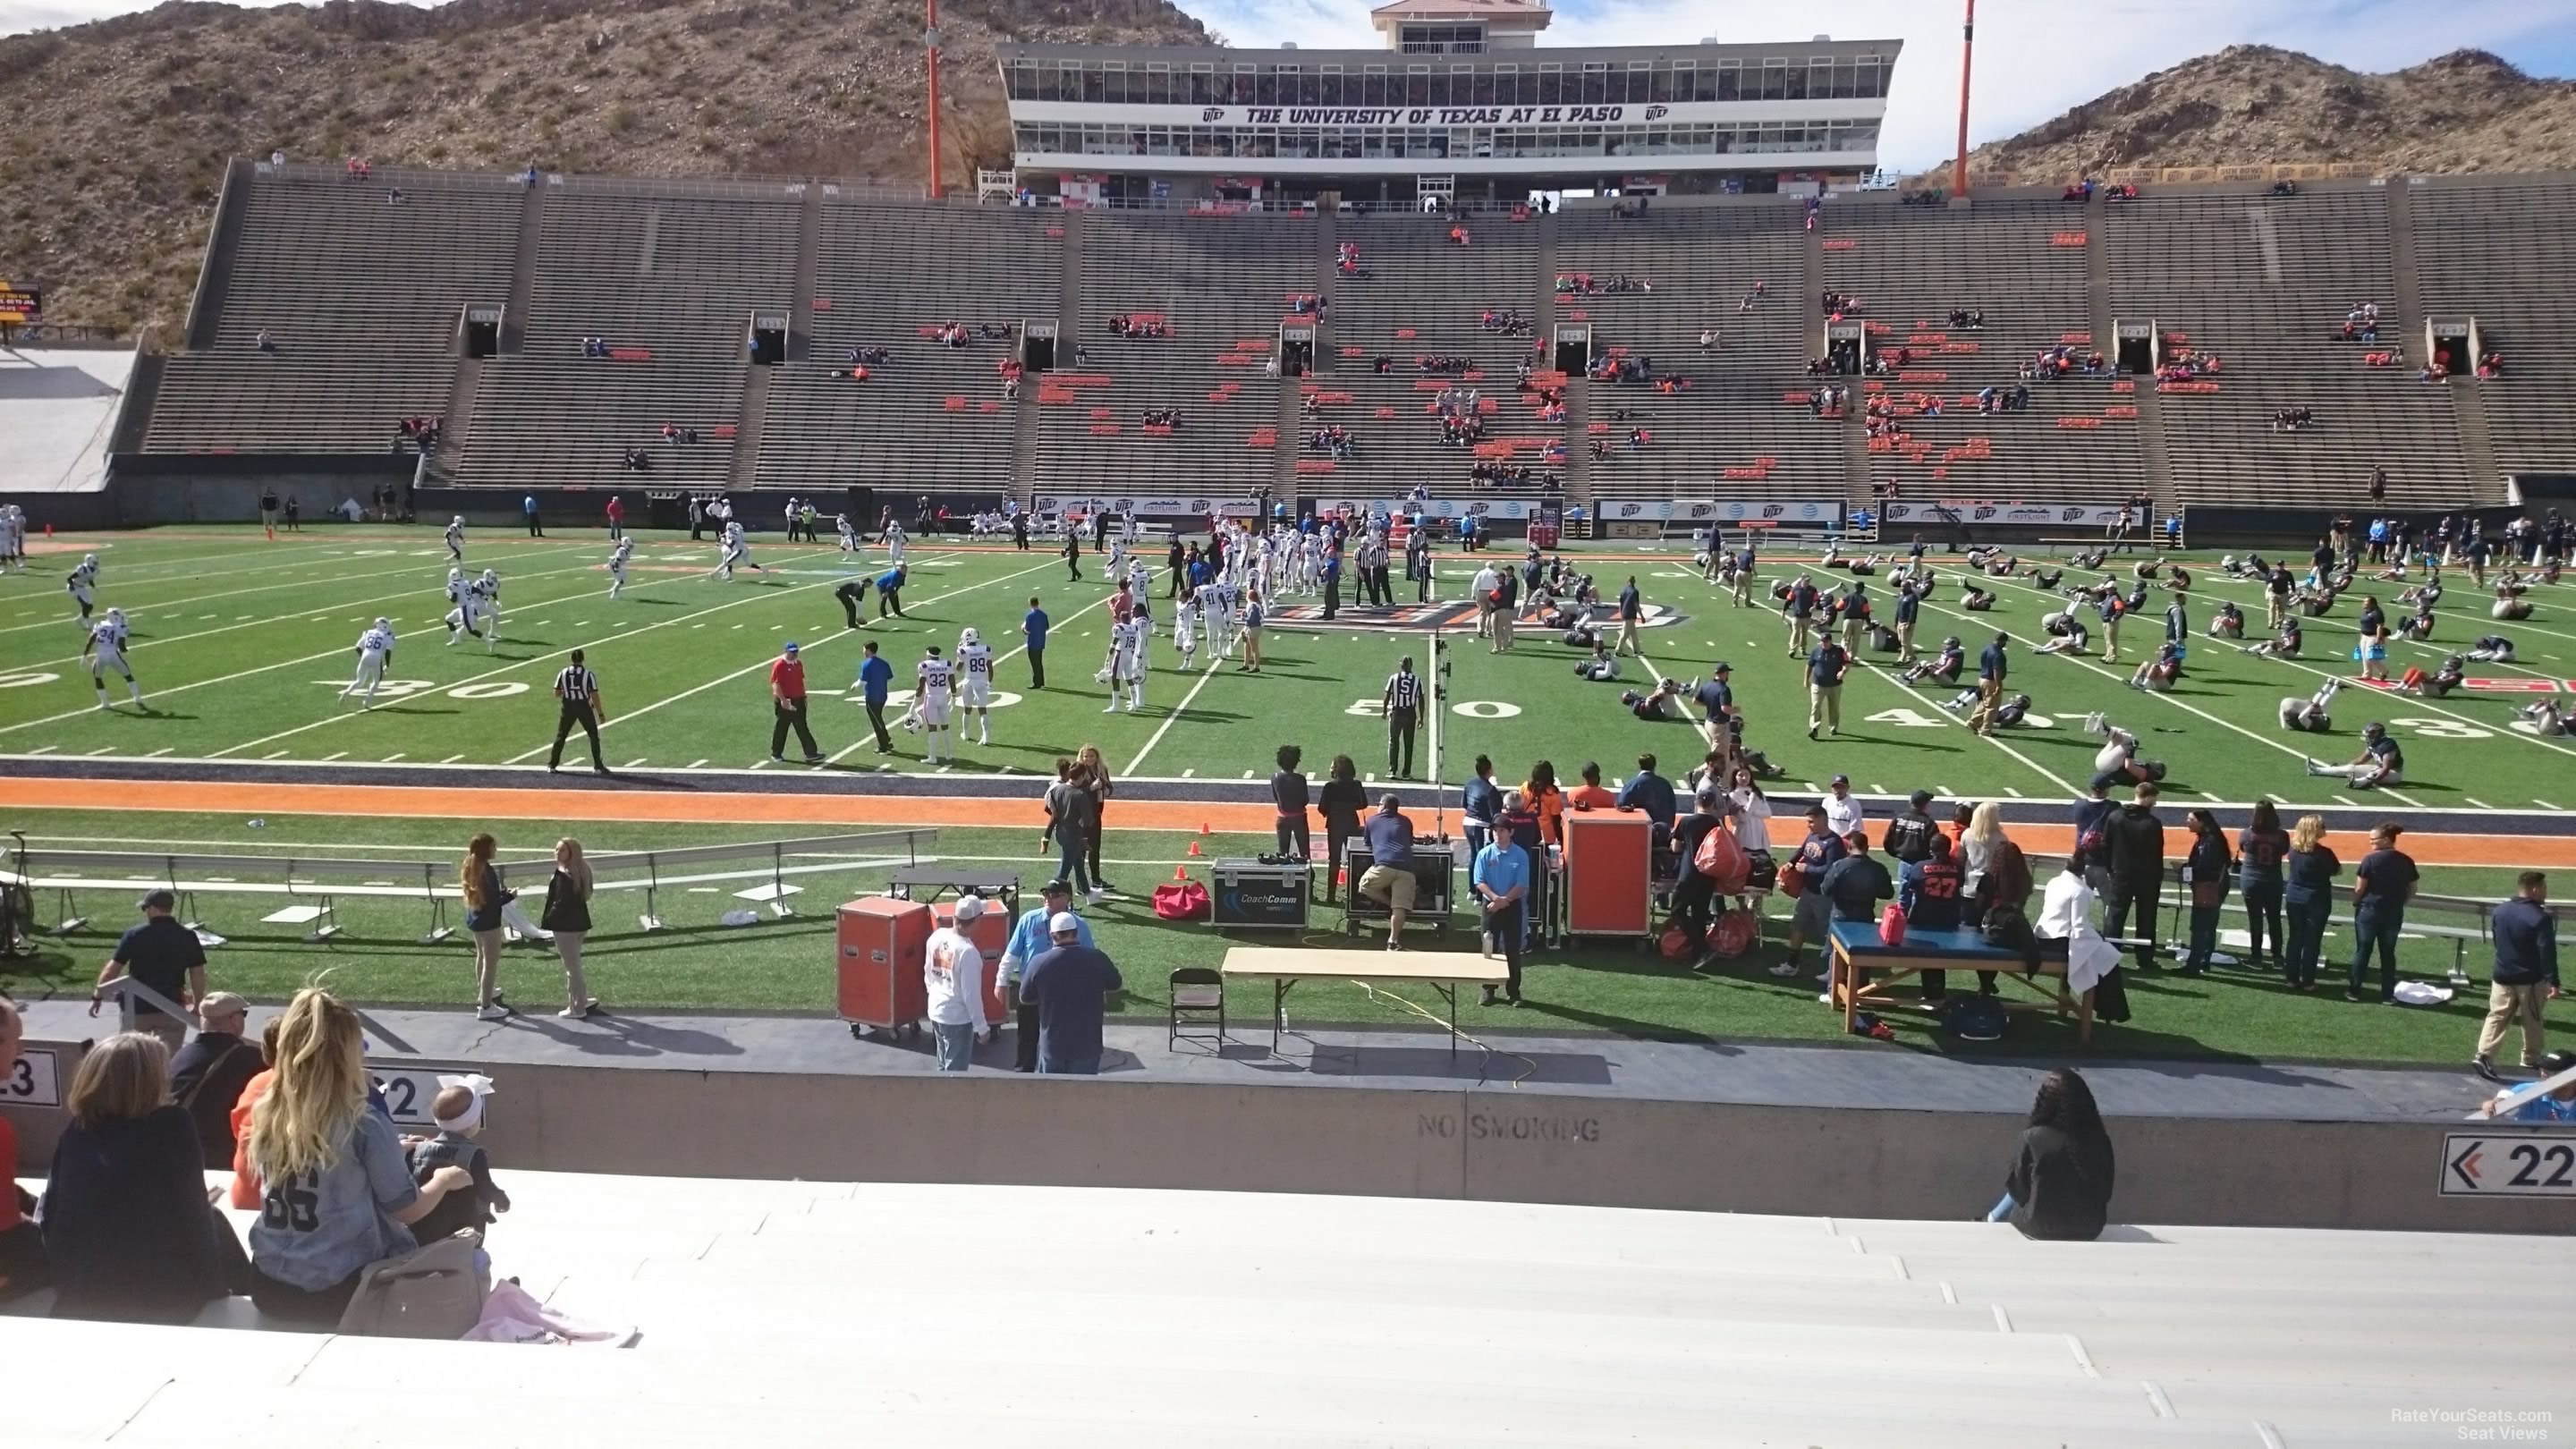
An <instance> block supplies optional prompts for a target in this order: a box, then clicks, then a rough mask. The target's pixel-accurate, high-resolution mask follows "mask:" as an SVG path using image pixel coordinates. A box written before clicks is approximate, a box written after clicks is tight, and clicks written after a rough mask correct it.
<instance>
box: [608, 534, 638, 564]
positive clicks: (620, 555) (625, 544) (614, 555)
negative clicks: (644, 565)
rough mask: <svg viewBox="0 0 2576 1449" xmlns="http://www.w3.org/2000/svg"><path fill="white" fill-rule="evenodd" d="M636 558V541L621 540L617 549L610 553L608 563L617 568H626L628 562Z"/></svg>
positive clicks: (629, 539)
mask: <svg viewBox="0 0 2576 1449" xmlns="http://www.w3.org/2000/svg"><path fill="white" fill-rule="evenodd" d="M634 556H635V540H633V539H631V538H621V539H619V540H618V541H617V547H616V548H614V549H611V550H610V551H609V554H608V561H609V563H610V564H612V565H614V566H616V567H619V568H623V567H625V566H626V561H627V560H628V559H630V558H633V557H634Z"/></svg>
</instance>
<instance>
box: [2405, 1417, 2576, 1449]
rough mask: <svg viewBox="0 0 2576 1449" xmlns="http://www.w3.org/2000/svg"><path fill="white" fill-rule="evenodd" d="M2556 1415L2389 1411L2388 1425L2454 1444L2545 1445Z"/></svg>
mask: <svg viewBox="0 0 2576 1449" xmlns="http://www.w3.org/2000/svg"><path fill="white" fill-rule="evenodd" d="M2555 1418H2556V1416H2555V1415H2554V1414H2553V1413H2552V1412H2551V1411H2550V1410H2547V1409H2437V1408H2428V1409H2390V1410H2389V1411H2388V1422H2390V1423H2392V1424H2411V1425H2418V1426H2421V1427H2423V1428H2427V1429H2433V1430H2436V1431H2439V1434H2440V1437H2441V1438H2442V1439H2444V1440H2446V1441H2449V1442H2452V1443H2458V1444H2548V1443H2553V1442H2555V1439H2554V1436H2553V1435H2552V1434H2551V1433H2550V1429H2551V1426H2552V1424H2553V1422H2554V1420H2555Z"/></svg>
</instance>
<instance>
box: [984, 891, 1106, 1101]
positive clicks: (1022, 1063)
mask: <svg viewBox="0 0 2576 1449" xmlns="http://www.w3.org/2000/svg"><path fill="white" fill-rule="evenodd" d="M1072 912H1073V887H1072V886H1071V885H1070V884H1068V883H1066V882H1064V881H1060V880H1051V881H1048V882H1047V883H1046V886H1045V887H1044V889H1043V890H1041V891H1040V892H1039V899H1038V903H1037V904H1036V905H1034V906H1031V907H1030V908H1029V909H1028V910H1027V911H1025V912H1023V913H1022V914H1021V916H1020V919H1019V921H1018V923H1017V924H1016V925H1014V926H1012V928H1011V939H1010V941H1009V942H1008V943H1006V944H1005V945H1004V946H1003V947H1002V984H1003V986H1004V987H1006V988H1009V989H1008V990H1007V991H1005V993H1004V995H1005V996H1006V997H1010V998H1013V999H1012V1001H1011V1009H1012V1014H1013V1021H1014V1026H1013V1031H1014V1033H1015V1034H1016V1040H1014V1041H1013V1043H1012V1046H1013V1048H1014V1050H1015V1051H1016V1052H1017V1060H1016V1061H1015V1062H1014V1064H1013V1065H1014V1068H1015V1069H1016V1070H1018V1071H1023V1072H1034V1071H1036V1070H1037V1069H1038V1031H1039V1029H1040V1027H1041V1025H1042V1022H1041V1020H1040V1017H1039V1012H1038V1004H1037V1003H1036V1002H1034V1001H1031V1000H1029V999H1028V998H1027V997H1025V996H1022V995H1020V994H1019V983H1020V978H1021V977H1023V976H1025V975H1027V974H1028V969H1029V963H1030V962H1032V961H1034V960H1036V959H1038V958H1039V957H1040V956H1043V955H1045V954H1046V953H1047V952H1049V951H1051V950H1054V949H1055V937H1054V935H1053V934H1052V933H1051V932H1050V931H1049V930H1048V927H1049V926H1050V925H1051V924H1052V923H1053V922H1054V920H1055V918H1056V917H1057V916H1058V915H1071V914H1072ZM1073 924H1074V944H1075V945H1078V946H1088V945H1090V944H1091V925H1090V923H1089V922H1087V921H1085V920H1083V919H1082V917H1080V916H1074V918H1073Z"/></svg>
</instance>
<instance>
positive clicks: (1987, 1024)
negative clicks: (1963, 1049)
mask: <svg viewBox="0 0 2576 1449" xmlns="http://www.w3.org/2000/svg"><path fill="white" fill-rule="evenodd" d="M2010 1020H2011V1018H2010V1017H2009V1016H2008V1015H2007V1014H2006V1013H2005V1011H2004V1004H2003V1002H2002V1001H2000V1000H1998V999H1997V998H1995V997H1992V996H1955V997H1952V998H1951V999H1950V1004H1949V1005H1948V1006H1947V1007H1945V1008H1943V1009H1942V1012H1941V1026H1942V1028H1943V1029H1944V1030H1946V1031H1948V1032H1949V1033H1950V1035H1952V1036H1955V1037H1957V1038H1958V1039H1959V1040H1961V1041H2001V1040H2003V1035H2004V1024H2005V1023H2006V1022H2008V1021H2010Z"/></svg>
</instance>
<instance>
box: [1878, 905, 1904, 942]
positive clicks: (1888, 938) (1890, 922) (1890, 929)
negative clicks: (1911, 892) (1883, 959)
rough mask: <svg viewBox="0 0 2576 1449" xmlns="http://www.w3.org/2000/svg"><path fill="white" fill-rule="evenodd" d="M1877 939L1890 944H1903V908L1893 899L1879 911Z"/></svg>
mask: <svg viewBox="0 0 2576 1449" xmlns="http://www.w3.org/2000/svg"><path fill="white" fill-rule="evenodd" d="M1878 939H1879V940H1880V941H1882V942H1884V943H1886V944H1887V945H1890V946H1902V945H1904V944H1905V908H1904V907H1903V906H1900V905H1898V904H1897V903H1896V902H1894V901H1889V902H1888V903H1887V909H1886V910H1884V911H1882V912H1880V913H1879V917H1878Z"/></svg>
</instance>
